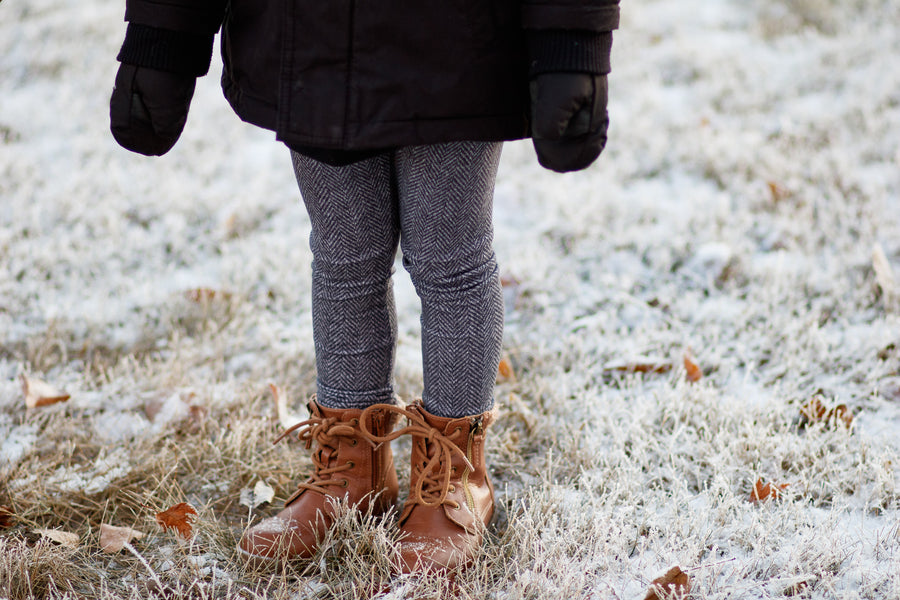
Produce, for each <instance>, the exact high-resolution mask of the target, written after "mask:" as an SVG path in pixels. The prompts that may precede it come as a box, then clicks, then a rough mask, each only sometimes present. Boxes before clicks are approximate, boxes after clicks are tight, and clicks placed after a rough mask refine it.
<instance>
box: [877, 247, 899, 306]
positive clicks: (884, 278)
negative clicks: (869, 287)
mask: <svg viewBox="0 0 900 600" xmlns="http://www.w3.org/2000/svg"><path fill="white" fill-rule="evenodd" d="M872 268H873V269H874V270H875V280H876V281H877V282H878V286H879V287H880V288H881V291H882V292H884V294H885V295H886V296H891V295H893V293H894V292H895V291H896V289H897V283H896V279H895V278H894V270H893V269H892V268H891V263H890V262H889V261H888V259H887V256H886V255H885V253H884V248H882V247H881V244H877V243H876V244H875V247H874V248H872Z"/></svg>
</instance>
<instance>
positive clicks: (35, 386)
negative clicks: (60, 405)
mask: <svg viewBox="0 0 900 600" xmlns="http://www.w3.org/2000/svg"><path fill="white" fill-rule="evenodd" d="M21 380H22V393H23V394H25V406H27V407H28V408H37V407H39V406H49V405H51V404H56V403H57V402H65V401H66V400H68V399H69V398H70V397H71V396H69V394H67V393H65V392H64V391H62V390H59V389H57V388H55V387H53V386H52V385H50V384H49V383H47V382H46V381H42V380H40V379H37V378H35V377H29V376H28V375H25V374H24V373H23V374H22V376H21Z"/></svg>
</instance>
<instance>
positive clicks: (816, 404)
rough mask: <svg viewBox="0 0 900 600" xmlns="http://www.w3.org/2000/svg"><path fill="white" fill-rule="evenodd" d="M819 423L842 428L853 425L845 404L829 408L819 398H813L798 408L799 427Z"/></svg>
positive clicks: (851, 416)
mask: <svg viewBox="0 0 900 600" xmlns="http://www.w3.org/2000/svg"><path fill="white" fill-rule="evenodd" d="M820 422H822V423H826V424H828V425H831V426H836V425H838V424H841V425H843V426H844V427H850V425H852V424H853V413H851V412H850V409H849V408H847V405H846V404H838V405H837V406H834V407H831V408H829V407H828V406H826V404H825V403H824V402H823V400H822V397H821V396H813V397H812V398H811V399H810V400H809V401H808V402H807V403H806V404H804V405H803V406H801V407H800V426H801V427H806V426H807V425H809V424H811V423H820Z"/></svg>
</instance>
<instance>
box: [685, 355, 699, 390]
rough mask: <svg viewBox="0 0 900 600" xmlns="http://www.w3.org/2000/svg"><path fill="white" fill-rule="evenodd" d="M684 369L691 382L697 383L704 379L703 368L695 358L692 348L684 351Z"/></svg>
mask: <svg viewBox="0 0 900 600" xmlns="http://www.w3.org/2000/svg"><path fill="white" fill-rule="evenodd" d="M684 371H685V373H686V374H687V378H688V381H690V382H691V383H697V382H698V381H700V380H701V379H703V369H701V368H700V365H698V364H697V362H696V361H695V360H694V357H693V356H692V355H691V351H690V350H686V351H685V353H684Z"/></svg>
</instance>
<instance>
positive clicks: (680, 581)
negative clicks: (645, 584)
mask: <svg viewBox="0 0 900 600" xmlns="http://www.w3.org/2000/svg"><path fill="white" fill-rule="evenodd" d="M690 593H691V579H690V577H688V576H687V573H685V572H684V571H682V570H681V567H672V568H671V569H669V570H668V571H666V574H665V575H663V576H662V577H657V578H656V579H654V580H653V582H652V583H651V584H650V591H648V592H647V595H646V596H644V600H661V599H662V598H670V597H675V598H684V597H685V596H687V595H688V594H690Z"/></svg>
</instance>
